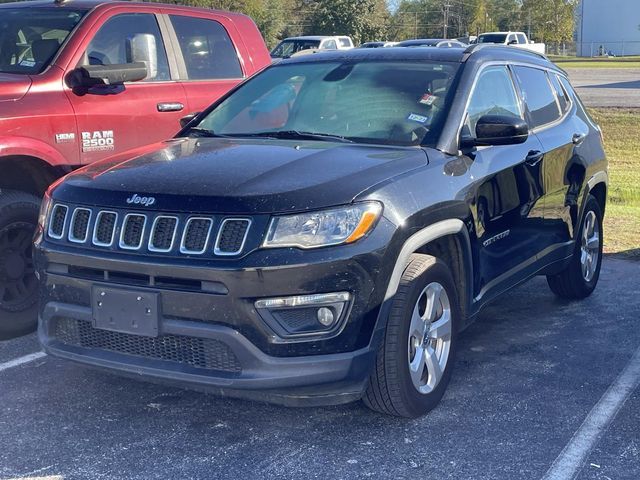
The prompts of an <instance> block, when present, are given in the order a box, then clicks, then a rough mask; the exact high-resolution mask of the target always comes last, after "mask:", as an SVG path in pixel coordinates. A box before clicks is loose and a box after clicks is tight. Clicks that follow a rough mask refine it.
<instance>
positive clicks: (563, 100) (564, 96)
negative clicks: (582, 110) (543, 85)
mask: <svg viewBox="0 0 640 480" xmlns="http://www.w3.org/2000/svg"><path fill="white" fill-rule="evenodd" d="M549 78H550V79H551V85H552V86H553V89H554V91H555V93H556V96H557V97H558V104H559V105H560V110H561V111H562V113H563V114H565V113H567V110H569V107H570V106H571V100H570V99H569V94H568V93H567V92H566V91H565V89H564V87H563V86H562V85H561V84H560V79H559V78H558V75H556V74H555V73H551V74H549Z"/></svg>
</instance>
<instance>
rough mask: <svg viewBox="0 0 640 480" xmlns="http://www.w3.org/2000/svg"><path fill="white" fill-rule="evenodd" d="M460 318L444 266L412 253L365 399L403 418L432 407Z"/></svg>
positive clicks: (447, 374)
mask: <svg viewBox="0 0 640 480" xmlns="http://www.w3.org/2000/svg"><path fill="white" fill-rule="evenodd" d="M459 319H460V309H459V307H458V300H457V295H456V290H455V287H454V283H453V278H452V276H451V273H450V271H449V268H448V267H447V266H446V264H445V263H444V262H442V261H440V260H437V259H436V258H434V257H431V256H428V255H418V254H414V255H412V256H411V258H410V261H409V265H408V266H407V268H406V270H405V271H404V274H403V275H402V279H401V280H400V285H399V286H398V291H397V292H396V294H395V297H394V299H393V305H392V307H391V313H390V315H389V321H388V323H387V328H386V332H385V338H384V341H383V344H382V345H381V347H380V350H379V352H378V357H377V360H376V365H375V368H374V370H373V372H372V374H371V376H370V378H369V385H368V387H367V390H366V392H365V395H364V397H363V401H364V403H365V405H367V406H368V407H369V408H371V409H372V410H376V411H378V412H382V413H386V414H389V415H395V416H400V417H407V418H415V417H419V416H421V415H424V414H425V413H427V412H428V411H429V410H431V409H433V408H434V407H435V406H436V405H437V404H438V402H439V401H440V399H441V398H442V395H443V394H444V391H445V389H446V388H447V385H448V383H449V379H450V378H451V370H452V368H453V360H454V357H455V351H456V333H457V326H458V322H459Z"/></svg>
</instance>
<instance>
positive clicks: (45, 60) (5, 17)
mask: <svg viewBox="0 0 640 480" xmlns="http://www.w3.org/2000/svg"><path fill="white" fill-rule="evenodd" d="M27 12H28V13H27ZM83 15H84V11H80V10H77V11H76V10H68V9H64V10H61V9H58V8H56V9H53V8H33V7H30V8H29V9H28V10H27V9H25V8H3V9H2V10H0V72H4V73H23V74H29V73H40V72H41V71H43V70H44V69H45V68H46V67H47V66H48V65H49V63H50V62H51V60H52V59H53V57H54V56H55V55H56V53H57V52H58V50H59V49H60V45H62V42H64V41H65V40H66V38H67V36H68V35H69V33H70V32H71V30H73V28H74V27H75V26H76V25H77V23H78V22H79V21H80V19H81V18H82V16H83Z"/></svg>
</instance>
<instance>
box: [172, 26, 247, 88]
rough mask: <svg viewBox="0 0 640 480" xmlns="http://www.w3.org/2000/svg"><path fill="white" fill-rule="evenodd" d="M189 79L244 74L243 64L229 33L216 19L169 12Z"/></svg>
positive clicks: (229, 76)
mask: <svg viewBox="0 0 640 480" xmlns="http://www.w3.org/2000/svg"><path fill="white" fill-rule="evenodd" d="M169 18H170V19H171V23H172V24H173V28H174V29H175V31H176V35H177V36H178V42H179V44H180V49H181V50H182V56H183V57H184V63H185V65H186V67H187V75H188V76H189V80H215V79H231V78H242V77H243V74H242V68H241V67H240V61H239V60H238V54H237V52H236V49H235V47H234V45H233V42H232V41H231V38H229V34H228V33H227V31H226V30H225V29H224V27H223V26H222V25H220V24H219V23H218V22H216V21H215V20H207V19H204V18H196V17H185V16H181V15H170V16H169Z"/></svg>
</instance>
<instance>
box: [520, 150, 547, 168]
mask: <svg viewBox="0 0 640 480" xmlns="http://www.w3.org/2000/svg"><path fill="white" fill-rule="evenodd" d="M543 157H544V152H541V151H540V150H531V151H530V152H529V154H528V155H527V158H525V159H524V161H525V163H526V164H527V165H529V166H530V167H535V166H536V165H537V164H538V163H540V160H542V158H543Z"/></svg>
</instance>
